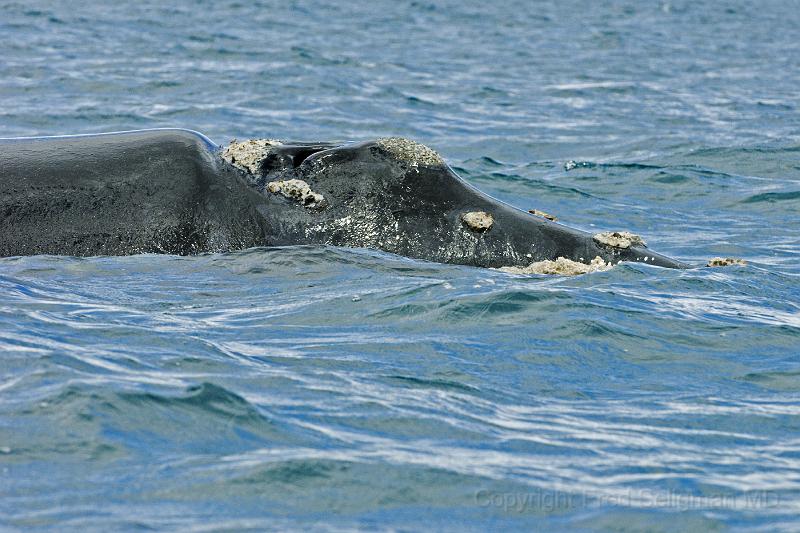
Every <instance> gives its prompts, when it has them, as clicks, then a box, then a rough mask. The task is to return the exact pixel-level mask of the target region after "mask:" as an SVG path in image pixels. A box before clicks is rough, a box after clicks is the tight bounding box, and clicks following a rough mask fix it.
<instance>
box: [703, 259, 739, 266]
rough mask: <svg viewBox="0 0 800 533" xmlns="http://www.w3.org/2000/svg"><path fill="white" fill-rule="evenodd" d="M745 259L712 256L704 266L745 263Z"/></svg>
mask: <svg viewBox="0 0 800 533" xmlns="http://www.w3.org/2000/svg"><path fill="white" fill-rule="evenodd" d="M746 264H747V261H745V260H744V259H737V258H735V257H712V258H711V259H709V260H708V263H707V264H706V266H709V267H724V266H732V265H746Z"/></svg>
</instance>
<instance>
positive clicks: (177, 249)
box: [0, 129, 687, 268]
mask: <svg viewBox="0 0 800 533" xmlns="http://www.w3.org/2000/svg"><path fill="white" fill-rule="evenodd" d="M323 244H324V245H333V246H346V247H356V248H373V249H379V250H383V251H386V252H391V253H394V254H398V255H403V256H407V257H412V258H418V259H425V260H428V261H435V262H441V263H456V264H463V265H472V266H480V267H513V266H525V265H529V264H531V263H533V262H537V261H545V260H555V259H557V258H559V257H564V258H567V259H570V260H572V261H575V262H579V263H589V262H590V261H591V260H592V259H594V258H596V257H600V258H602V259H603V261H604V262H606V263H611V264H616V263H618V262H620V261H635V262H643V263H647V264H652V265H657V266H662V267H672V268H686V267H687V265H685V264H684V263H681V262H680V261H676V260H674V259H670V258H668V257H665V256H663V255H660V254H657V253H655V252H652V251H650V250H649V249H648V248H646V247H645V246H644V243H643V242H642V241H641V240H640V239H638V238H637V237H636V236H633V235H631V234H627V233H614V234H603V235H592V234H589V233H586V232H583V231H579V230H576V229H573V228H569V227H567V226H563V225H561V224H558V223H556V222H554V221H551V220H547V219H545V218H541V217H539V216H534V215H531V214H529V213H526V212H524V211H521V210H519V209H516V208H513V207H511V206H509V205H508V204H505V203H503V202H501V201H498V200H496V199H494V198H492V197H490V196H488V195H486V194H484V193H482V192H481V191H479V190H477V189H476V188H474V187H472V186H471V185H469V184H468V183H467V182H465V181H464V180H462V179H461V178H460V177H459V176H458V175H456V174H455V172H453V170H452V169H451V168H450V167H449V166H448V165H447V164H446V163H445V162H444V160H443V159H442V158H441V157H440V156H439V155H438V154H437V153H436V152H434V151H433V150H431V149H430V148H428V147H426V146H424V145H422V144H419V143H416V142H414V141H410V140H408V139H402V138H384V139H378V140H375V141H369V142H361V143H325V142H320V143H293V142H279V141H273V140H249V141H244V142H237V141H234V142H232V143H231V144H229V145H228V146H227V147H225V148H222V147H219V146H217V145H215V144H214V143H213V142H211V141H210V140H209V139H208V138H206V137H205V136H203V135H202V134H199V133H197V132H193V131H190V130H180V129H162V130H141V131H132V132H122V133H112V134H98V135H78V136H63V137H49V138H48V137H41V138H19V139H3V140H0V255H4V256H9V255H32V254H41V253H47V254H60V255H78V256H89V255H128V254H135V253H142V252H154V253H174V254H184V255H186V254H196V253H204V252H223V251H232V250H239V249H243V248H248V247H252V246H283V245H323Z"/></svg>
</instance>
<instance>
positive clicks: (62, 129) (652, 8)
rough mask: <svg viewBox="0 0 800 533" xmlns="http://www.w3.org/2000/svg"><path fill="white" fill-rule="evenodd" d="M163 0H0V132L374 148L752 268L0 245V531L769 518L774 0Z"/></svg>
mask: <svg viewBox="0 0 800 533" xmlns="http://www.w3.org/2000/svg"><path fill="white" fill-rule="evenodd" d="M168 4H170V5H162V3H161V2H153V1H139V2H135V3H133V2H131V3H123V2H119V3H116V4H113V5H112V4H111V3H103V2H98V3H91V4H89V3H83V2H72V1H67V2H58V3H57V2H42V1H37V0H30V1H28V0H26V1H25V2H3V1H0V37H2V39H0V136H4V137H8V136H21V135H53V134H67V133H90V132H102V131H114V130H124V129H136V128H148V127H165V126H175V127H186V128H192V129H196V130H199V131H202V132H204V133H205V134H207V135H208V136H209V137H211V138H212V139H214V140H215V141H217V142H218V143H224V142H227V141H228V140H229V139H231V138H234V137H236V138H240V139H241V138H250V137H271V138H288V139H297V140H364V139H371V138H375V137H378V136H387V135H403V136H408V137H412V138H414V139H416V140H419V141H421V142H424V143H426V144H429V145H430V146H432V147H434V148H435V149H437V150H438V151H439V152H440V153H441V154H442V155H443V157H444V158H445V159H446V160H447V161H448V163H449V164H450V165H451V166H452V167H453V168H455V169H456V170H457V171H458V172H459V173H460V174H461V175H462V176H464V177H465V178H466V179H467V180H468V181H470V182H471V183H473V184H474V185H476V186H478V187H480V188H481V189H483V190H486V191H487V192H489V193H491V194H493V195H494V196H496V197H498V198H500V199H502V200H504V201H506V202H509V203H511V204H513V205H515V206H518V207H520V208H523V209H530V208H537V209H540V210H543V211H546V212H548V213H552V214H554V215H556V216H558V217H559V220H560V221H561V222H563V223H565V224H567V225H571V226H573V227H578V228H582V229H585V230H589V231H598V230H613V229H626V230H631V231H634V232H636V233H639V234H641V235H642V236H644V237H645V239H646V240H647V241H648V243H649V245H650V247H651V248H653V249H654V250H657V251H659V252H661V253H664V254H667V255H670V256H673V257H677V258H679V259H682V260H684V261H687V262H690V263H693V264H696V265H702V264H704V263H705V261H706V260H707V259H708V258H710V257H713V256H733V257H741V258H744V259H746V260H747V261H748V264H747V266H737V267H730V268H724V269H704V268H698V269H692V270H686V271H675V270H666V269H660V268H657V267H652V266H647V265H640V264H635V265H633V264H623V265H620V266H618V267H616V268H614V269H613V270H611V271H608V272H601V273H595V274H590V275H585V276H579V277H574V278H563V277H552V276H514V275H508V274H504V273H501V272H498V271H493V270H485V269H477V268H468V267H460V266H452V265H440V264H433V263H427V262H424V261H416V260H410V259H406V258H402V257H397V256H392V255H389V254H384V253H380V252H375V251H369V250H352V249H336V248H314V247H293V248H292V247H290V248H279V249H253V250H246V251H242V252H237V253H231V254H223V255H204V256H199V257H174V256H155V255H143V256H133V257H121V258H113V257H99V258H72V257H51V256H47V257H25V258H5V259H0V529H10V530H16V529H28V528H31V529H41V530H54V531H62V530H78V529H79V530H84V531H95V530H96V531H107V530H132V529H177V530H184V531H206V530H224V529H229V530H237V531H238V530H248V529H251V530H263V529H279V530H331V529H334V530H350V529H378V530H384V529H398V530H400V529H411V530H417V529H436V530H453V531H464V530H475V531H486V530H502V529H519V530H532V529H549V530H611V531H620V530H625V531H632V530H633V531H635V530H649V531H662V530H663V531H691V530H698V531H707V530H724V529H736V530H740V529H748V530H750V529H753V530H766V531H775V530H787V531H790V530H795V531H796V530H798V529H800V518H798V517H799V516H800V265H799V264H798V263H800V5H799V4H798V3H797V2H796V1H795V0H774V1H773V0H770V1H767V2H745V1H738V0H732V1H727V2H722V1H715V2H690V1H683V0H669V1H661V2H659V1H654V2H633V1H631V2H623V1H599V2H592V1H588V0H586V1H564V2H562V1H559V2H556V1H549V2H521V1H520V2H503V3H497V4H493V3H490V2H473V1H463V0H462V1H458V2H456V1H447V2H445V1H431V2H427V1H413V2H409V1H404V2H393V1H391V2H390V1H383V0H381V1H374V2H364V3H353V2H343V1H338V0H337V1H332V2H327V3H326V5H319V3H317V2H311V1H287V2H271V3H261V2H240V1H230V0H216V1H214V2H204V1H189V0H183V1H176V2H169V3H168ZM45 230H46V228H43V231H45Z"/></svg>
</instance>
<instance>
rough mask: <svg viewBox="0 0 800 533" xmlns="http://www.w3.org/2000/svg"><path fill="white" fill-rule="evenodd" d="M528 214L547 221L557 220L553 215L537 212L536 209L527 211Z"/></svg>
mask: <svg viewBox="0 0 800 533" xmlns="http://www.w3.org/2000/svg"><path fill="white" fill-rule="evenodd" d="M528 213H530V214H531V215H536V216H537V217H542V218H546V219H547V220H552V221H553V222H555V221H556V220H558V219H557V218H556V217H554V216H553V215H551V214H549V213H545V212H544V211H539V210H538V209H528Z"/></svg>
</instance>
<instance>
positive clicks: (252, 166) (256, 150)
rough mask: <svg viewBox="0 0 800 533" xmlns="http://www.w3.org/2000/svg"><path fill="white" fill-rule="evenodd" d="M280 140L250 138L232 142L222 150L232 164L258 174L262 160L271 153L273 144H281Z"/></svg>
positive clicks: (223, 155)
mask: <svg viewBox="0 0 800 533" xmlns="http://www.w3.org/2000/svg"><path fill="white" fill-rule="evenodd" d="M281 144H283V143H281V142H280V141H276V140H275V139H248V140H246V141H241V142H239V141H237V140H236V139H233V140H232V141H231V143H230V144H229V145H228V146H226V147H225V148H224V149H223V150H222V158H223V159H224V160H225V161H227V162H228V163H230V164H231V165H233V166H235V167H237V168H240V169H242V170H244V171H245V172H249V173H250V174H253V175H255V174H258V171H259V168H260V167H261V162H262V161H263V160H264V158H266V157H267V155H269V152H270V150H271V149H272V147H273V146H280V145H281Z"/></svg>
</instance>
